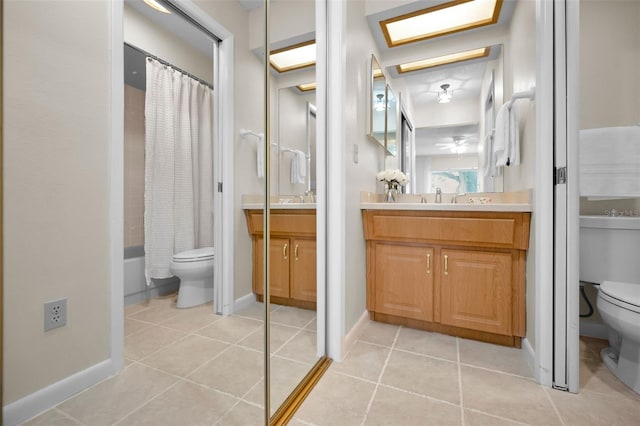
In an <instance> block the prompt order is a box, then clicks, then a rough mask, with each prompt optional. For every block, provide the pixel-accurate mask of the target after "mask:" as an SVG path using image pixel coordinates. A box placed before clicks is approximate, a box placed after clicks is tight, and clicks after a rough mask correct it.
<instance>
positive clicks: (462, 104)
mask: <svg viewBox="0 0 640 426" xmlns="http://www.w3.org/2000/svg"><path fill="white" fill-rule="evenodd" d="M454 96H455V94H454ZM478 103H479V100H478V98H471V99H454V100H452V101H451V102H449V103H446V104H435V105H427V106H424V107H422V108H414V110H413V114H414V116H415V117H416V118H415V121H416V122H415V126H416V127H417V128H420V127H434V126H435V127H441V126H450V125H454V124H471V123H478V122H479V120H480V108H478Z"/></svg>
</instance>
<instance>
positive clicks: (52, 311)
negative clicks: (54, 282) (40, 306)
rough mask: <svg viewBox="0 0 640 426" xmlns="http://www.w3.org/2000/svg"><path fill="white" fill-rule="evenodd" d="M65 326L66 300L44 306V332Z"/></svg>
mask: <svg viewBox="0 0 640 426" xmlns="http://www.w3.org/2000/svg"><path fill="white" fill-rule="evenodd" d="M65 325H67V299H66V298H64V299H59V300H54V301H51V302H47V303H45V304H44V331H49V330H51V329H54V328H58V327H62V326H65Z"/></svg>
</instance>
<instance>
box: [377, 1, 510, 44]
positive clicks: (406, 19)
mask: <svg viewBox="0 0 640 426" xmlns="http://www.w3.org/2000/svg"><path fill="white" fill-rule="evenodd" d="M501 6H502V0H453V1H449V2H446V3H443V4H440V5H438V6H433V7H429V8H427V9H422V10H418V11H415V12H411V13H407V14H405V15H400V16H397V17H395V18H391V19H386V20H384V21H380V27H381V28H382V33H383V34H384V38H385V39H386V41H387V46H389V47H395V46H401V45H403V44H407V43H413V42H415V41H420V40H426V39H428V38H433V37H438V36H441V35H445V34H451V33H455V32H458V31H464V30H469V29H472V28H478V27H482V26H485V25H491V24H495V23H496V22H498V18H499V17H500V8H501Z"/></svg>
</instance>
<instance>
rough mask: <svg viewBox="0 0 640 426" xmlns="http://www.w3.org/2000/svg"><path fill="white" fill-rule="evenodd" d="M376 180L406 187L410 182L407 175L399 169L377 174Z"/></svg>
mask: <svg viewBox="0 0 640 426" xmlns="http://www.w3.org/2000/svg"><path fill="white" fill-rule="evenodd" d="M376 179H377V180H379V181H381V182H382V181H384V182H388V183H396V184H400V185H406V184H407V183H408V182H409V178H408V177H407V175H405V174H404V173H402V171H400V170H398V169H394V170H392V169H387V170H383V171H381V172H378V173H377V174H376Z"/></svg>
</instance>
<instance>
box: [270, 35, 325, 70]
mask: <svg viewBox="0 0 640 426" xmlns="http://www.w3.org/2000/svg"><path fill="white" fill-rule="evenodd" d="M269 62H270V63H271V66H272V67H273V68H274V69H275V70H276V71H278V72H287V71H292V70H298V69H300V68H306V67H311V66H313V65H315V63H316V41H315V40H311V41H305V42H303V43H298V44H294V45H293V46H289V47H285V48H282V49H277V50H273V51H271V53H270V55H269Z"/></svg>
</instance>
